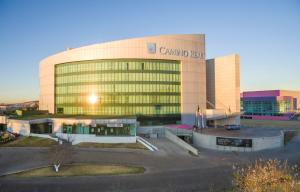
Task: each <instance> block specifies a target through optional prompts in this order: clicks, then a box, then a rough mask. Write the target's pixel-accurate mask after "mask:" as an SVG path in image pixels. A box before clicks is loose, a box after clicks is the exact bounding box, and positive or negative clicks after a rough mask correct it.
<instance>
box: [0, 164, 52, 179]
mask: <svg viewBox="0 0 300 192" xmlns="http://www.w3.org/2000/svg"><path fill="white" fill-rule="evenodd" d="M50 166H51V165H44V166H39V167H34V168H29V169H22V170H19V171H12V172H8V173H4V174H0V177H5V176H9V175H13V174H17V173H22V172H25V171H31V170H34V169H40V168H45V167H50Z"/></svg>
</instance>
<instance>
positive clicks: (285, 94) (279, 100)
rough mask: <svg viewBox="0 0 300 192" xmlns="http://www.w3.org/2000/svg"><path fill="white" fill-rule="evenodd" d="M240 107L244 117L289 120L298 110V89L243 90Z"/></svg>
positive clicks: (299, 97)
mask: <svg viewBox="0 0 300 192" xmlns="http://www.w3.org/2000/svg"><path fill="white" fill-rule="evenodd" d="M241 109H242V112H243V115H242V116H241V118H244V119H266V120H291V119H294V118H295V115H296V114H297V113H299V112H300V91H287V90H266V91H247V92H243V93H242V94H241Z"/></svg>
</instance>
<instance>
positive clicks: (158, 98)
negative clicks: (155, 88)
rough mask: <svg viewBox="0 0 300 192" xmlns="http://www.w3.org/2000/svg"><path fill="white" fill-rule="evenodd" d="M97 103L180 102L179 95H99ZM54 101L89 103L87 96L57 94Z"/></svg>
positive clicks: (61, 102) (59, 103) (58, 102)
mask: <svg viewBox="0 0 300 192" xmlns="http://www.w3.org/2000/svg"><path fill="white" fill-rule="evenodd" d="M97 99H98V104H100V105H101V104H115V105H118V104H129V105H130V104H168V103H170V104H176V103H180V95H104V96H99V97H98V98H97ZM55 103H56V104H57V105H63V104H80V105H90V104H89V96H88V95H87V96H77V97H74V96H57V97H56V100H55Z"/></svg>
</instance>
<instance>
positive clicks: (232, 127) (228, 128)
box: [225, 125, 241, 131]
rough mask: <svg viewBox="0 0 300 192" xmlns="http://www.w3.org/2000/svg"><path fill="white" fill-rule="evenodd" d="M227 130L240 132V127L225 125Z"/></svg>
mask: <svg viewBox="0 0 300 192" xmlns="http://www.w3.org/2000/svg"><path fill="white" fill-rule="evenodd" d="M225 128H226V130H228V131H233V130H240V129H241V127H240V125H225Z"/></svg>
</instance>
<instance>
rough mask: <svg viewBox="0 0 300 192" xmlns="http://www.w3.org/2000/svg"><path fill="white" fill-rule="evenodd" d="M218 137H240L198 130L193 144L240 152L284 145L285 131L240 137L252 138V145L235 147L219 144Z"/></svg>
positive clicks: (194, 134)
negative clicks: (276, 133)
mask: <svg viewBox="0 0 300 192" xmlns="http://www.w3.org/2000/svg"><path fill="white" fill-rule="evenodd" d="M217 137H223V138H238V137H225V136H216V135H207V134H201V133H198V132H193V144H194V146H196V147H203V148H207V149H214V150H220V151H239V152H250V151H260V150H264V149H272V148H277V147H282V146H283V145H284V134H283V132H281V133H280V135H278V136H273V137H253V138H238V139H252V147H234V146H221V145H217Z"/></svg>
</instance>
